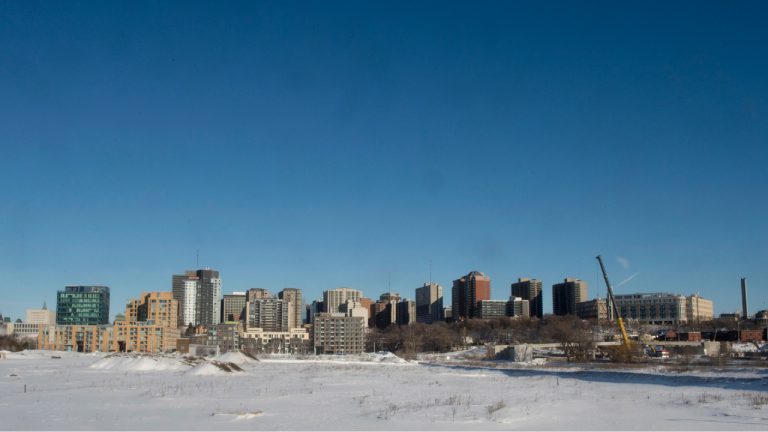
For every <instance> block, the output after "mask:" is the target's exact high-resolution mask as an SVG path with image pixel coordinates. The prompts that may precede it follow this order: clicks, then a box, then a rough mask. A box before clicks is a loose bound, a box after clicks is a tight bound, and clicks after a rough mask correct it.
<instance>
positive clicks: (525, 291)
mask: <svg viewBox="0 0 768 432" xmlns="http://www.w3.org/2000/svg"><path fill="white" fill-rule="evenodd" d="M511 288H512V290H511V291H512V292H511V295H512V297H520V298H521V299H523V300H528V305H529V309H530V315H531V316H532V317H534V316H535V317H536V318H539V319H541V318H543V317H544V301H543V299H542V290H541V281H540V280H538V279H527V278H519V279H518V280H517V282H514V283H513V284H512V287H511Z"/></svg>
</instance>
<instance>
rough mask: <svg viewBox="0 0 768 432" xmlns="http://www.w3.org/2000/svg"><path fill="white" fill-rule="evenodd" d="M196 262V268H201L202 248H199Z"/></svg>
mask: <svg viewBox="0 0 768 432" xmlns="http://www.w3.org/2000/svg"><path fill="white" fill-rule="evenodd" d="M195 262H196V265H195V268H200V249H198V250H197V260H196V261H195Z"/></svg>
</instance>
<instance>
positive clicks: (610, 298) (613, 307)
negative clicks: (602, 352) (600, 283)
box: [596, 255, 630, 351]
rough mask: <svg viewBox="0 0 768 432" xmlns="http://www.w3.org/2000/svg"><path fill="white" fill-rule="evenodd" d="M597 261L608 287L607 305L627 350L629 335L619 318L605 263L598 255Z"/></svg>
mask: <svg viewBox="0 0 768 432" xmlns="http://www.w3.org/2000/svg"><path fill="white" fill-rule="evenodd" d="M596 258H597V262H599V263H600V270H602V271H603V279H605V286H606V287H608V301H609V302H610V303H611V305H610V306H609V307H610V308H611V310H612V311H613V316H615V317H616V322H617V323H618V324H619V330H621V338H622V339H621V341H622V343H623V344H624V348H625V349H626V350H627V351H629V347H630V345H629V336H627V329H626V328H624V320H623V319H621V314H619V308H618V307H616V301H615V300H614V299H613V288H612V287H611V282H610V281H608V273H607V272H606V271H605V265H603V259H602V258H601V257H600V255H598V256H597V257H596Z"/></svg>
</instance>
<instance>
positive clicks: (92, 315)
mask: <svg viewBox="0 0 768 432" xmlns="http://www.w3.org/2000/svg"><path fill="white" fill-rule="evenodd" d="M56 324H60V325H99V324H109V287H106V286H68V287H65V288H64V290H63V291H59V292H57V293H56Z"/></svg>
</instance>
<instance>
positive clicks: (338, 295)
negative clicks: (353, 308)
mask: <svg viewBox="0 0 768 432" xmlns="http://www.w3.org/2000/svg"><path fill="white" fill-rule="evenodd" d="M362 297H363V292H362V291H360V290H356V289H352V288H343V287H342V288H335V289H330V290H327V291H324V292H323V306H324V307H325V312H328V313H336V312H338V311H339V306H341V305H342V304H344V303H346V302H347V300H352V301H360V299H361V298H362Z"/></svg>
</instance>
